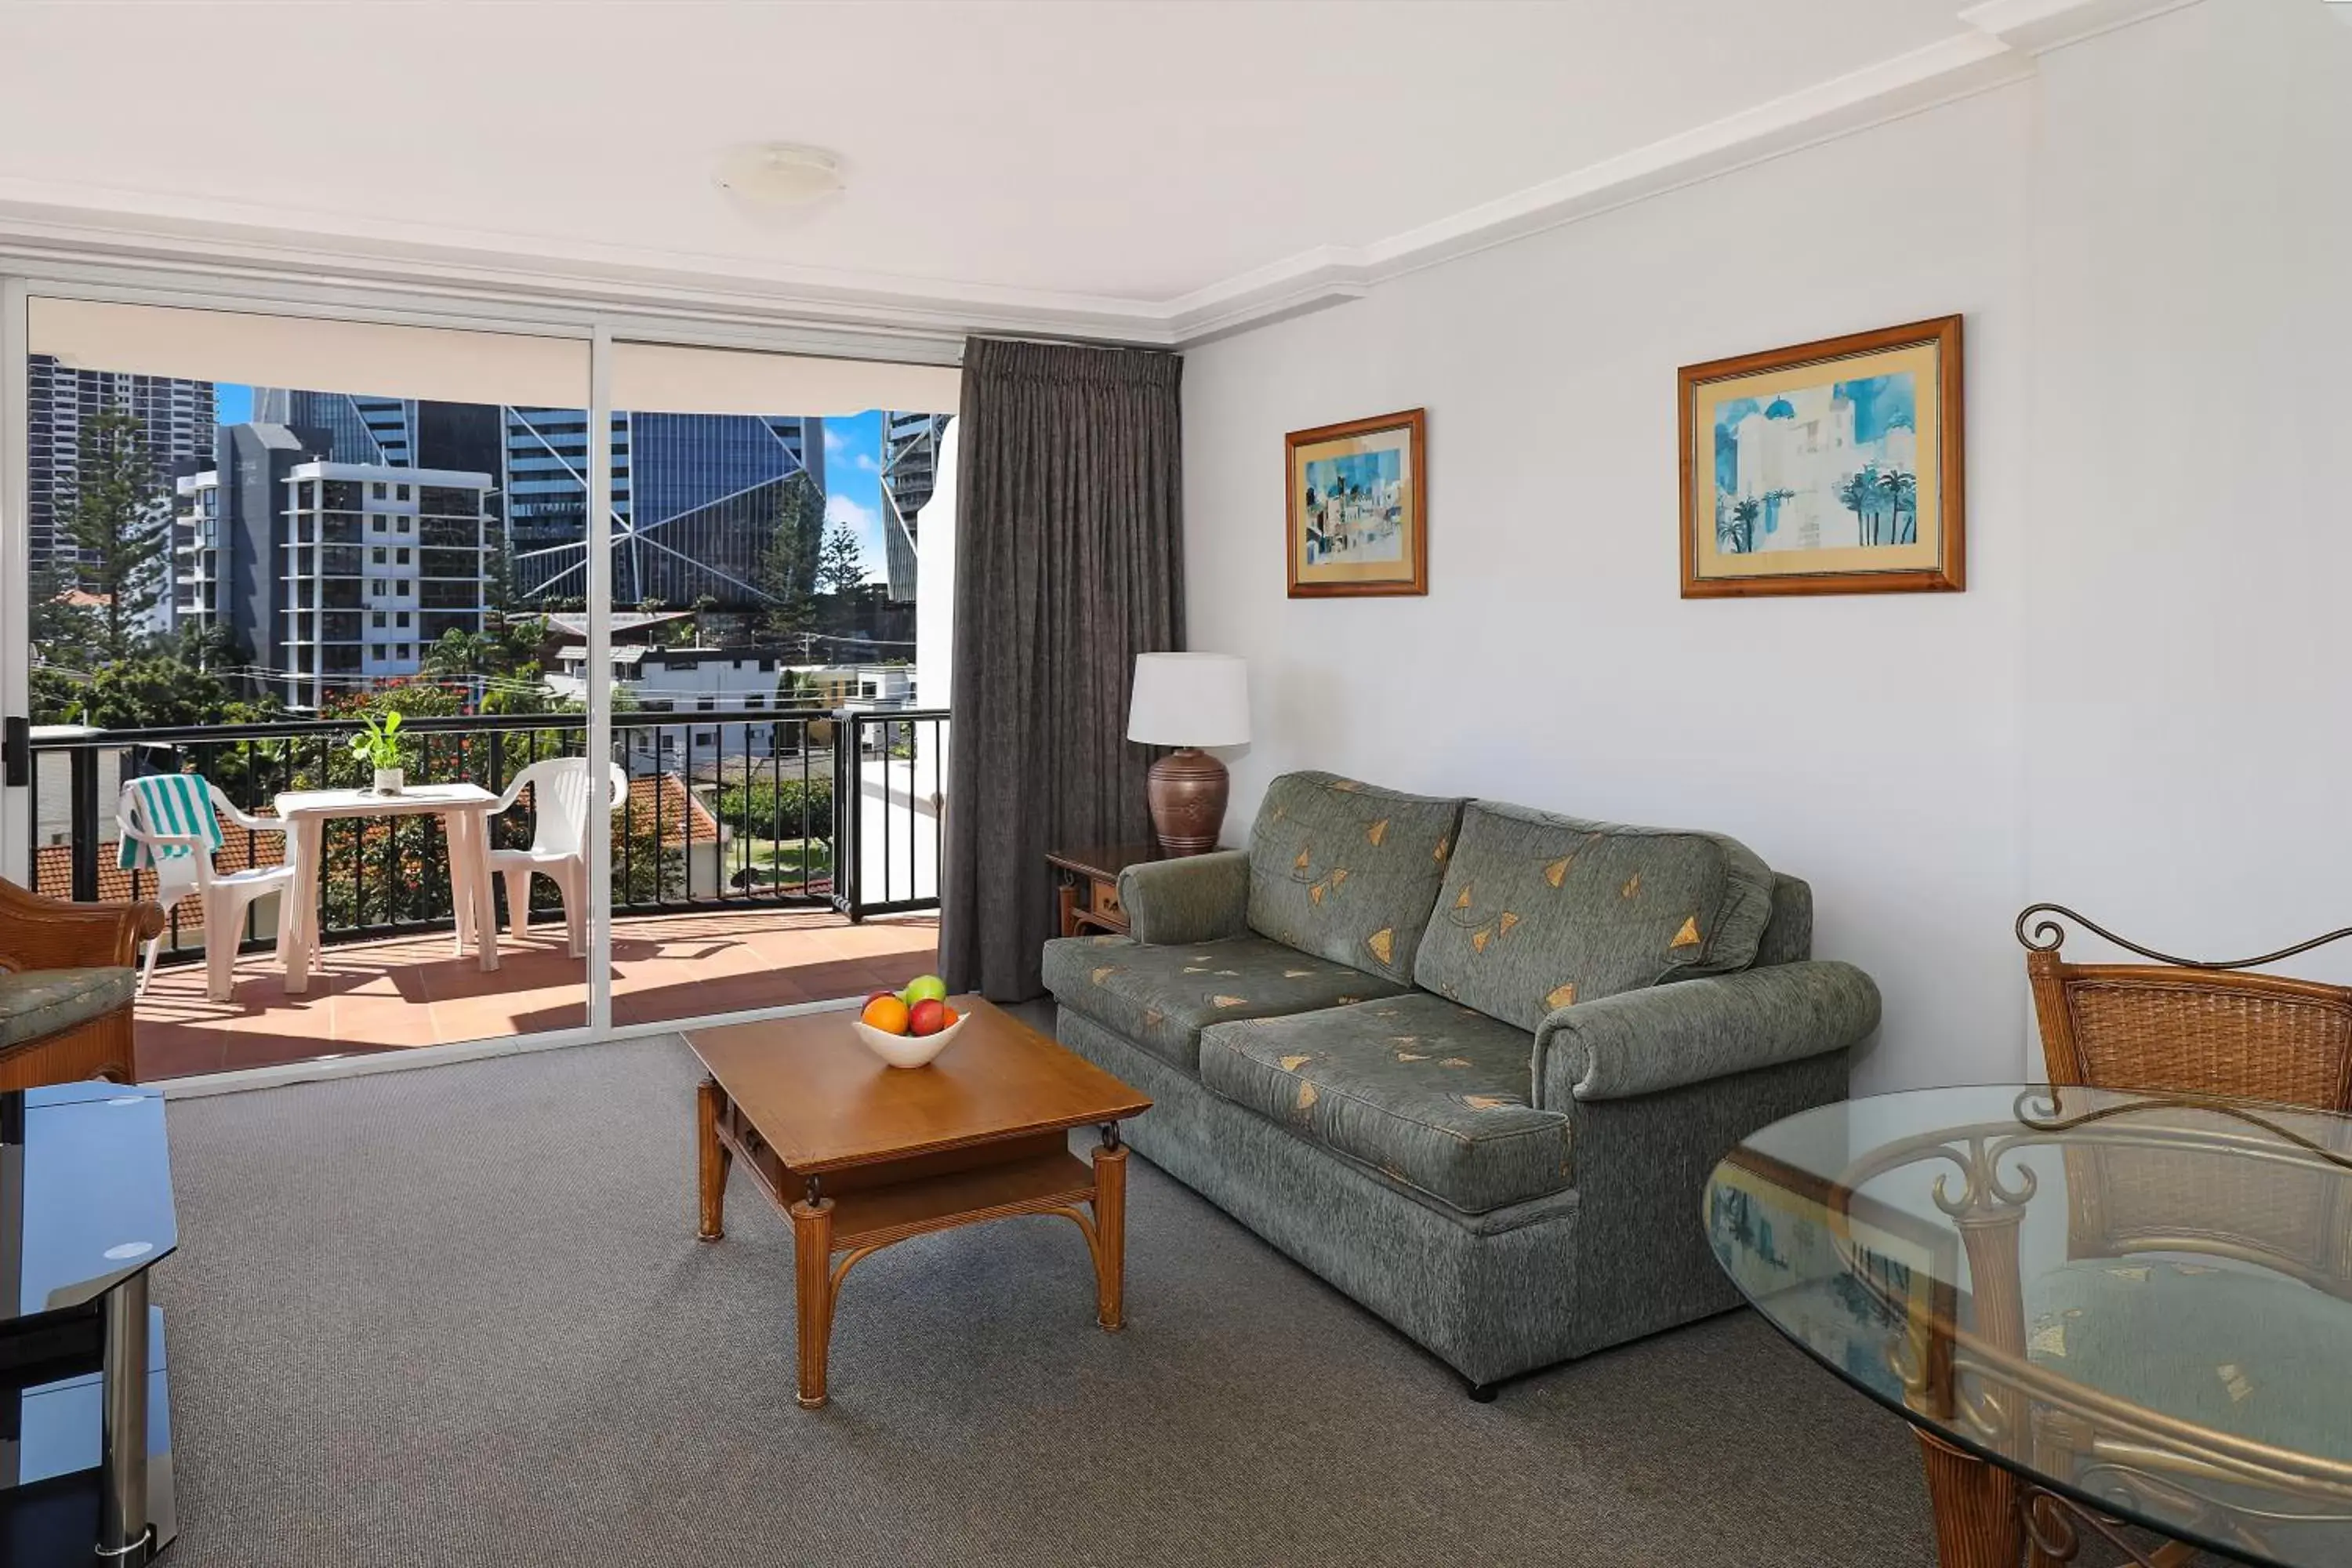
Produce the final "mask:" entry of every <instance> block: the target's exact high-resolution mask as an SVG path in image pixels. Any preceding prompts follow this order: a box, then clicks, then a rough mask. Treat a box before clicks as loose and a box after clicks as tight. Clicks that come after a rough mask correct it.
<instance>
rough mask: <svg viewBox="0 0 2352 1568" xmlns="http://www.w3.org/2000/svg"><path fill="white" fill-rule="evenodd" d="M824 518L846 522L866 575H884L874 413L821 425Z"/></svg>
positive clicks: (878, 431)
mask: <svg viewBox="0 0 2352 1568" xmlns="http://www.w3.org/2000/svg"><path fill="white" fill-rule="evenodd" d="M824 515H825V520H826V521H828V522H845V523H847V524H848V525H849V527H850V531H852V532H854V533H856V535H857V542H858V543H859V545H861V546H862V547H863V548H864V550H865V552H866V577H867V578H868V579H869V580H870V579H874V578H878V577H880V576H881V575H882V574H883V572H884V569H885V565H886V560H887V558H886V557H885V556H884V554H883V549H884V546H883V542H882V416H881V414H880V413H879V412H877V411H875V410H871V409H869V410H867V411H866V413H864V414H853V415H851V416H849V417H847V418H845V419H828V420H826V421H825V422H824Z"/></svg>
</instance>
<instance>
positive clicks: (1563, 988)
mask: <svg viewBox="0 0 2352 1568" xmlns="http://www.w3.org/2000/svg"><path fill="white" fill-rule="evenodd" d="M1771 915H1772V872H1771V870H1770V868H1768V867H1767V866H1766V865H1765V864H1764V862H1763V861H1762V860H1760V859H1759V858H1757V856H1756V854H1755V852H1754V851H1753V850H1750V849H1749V848H1748V847H1747V846H1745V845H1743V844H1741V843H1739V842H1738V840H1737V839H1731V838H1726V837H1723V836H1722V835H1720V834H1715V833H1685V832H1679V831H1675V830H1673V829H1668V828H1662V827H1627V826H1622V825H1620V824H1617V823H1612V822H1587V821H1583V820H1581V819H1580V818H1577V817H1573V816H1552V815H1551V814H1549V812H1541V811H1529V810H1528V809H1526V808H1525V807H1522V806H1515V805H1502V804H1500V803H1498V802H1495V801H1484V800H1481V801H1473V802H1471V803H1470V805H1469V806H1468V807H1467V808H1466V809H1465V811H1464V812H1463V814H1462V840H1461V842H1460V843H1459V844H1458V845H1456V846H1455V847H1454V855H1453V858H1452V861H1451V863H1450V864H1449V865H1448V866H1447V868H1446V871H1445V886H1444V889H1442V890H1441V891H1440V892H1439V894H1438V898H1437V910H1436V912H1435V913H1434V914H1433V915H1432V916H1431V917H1430V921H1429V929H1428V931H1427V933H1426V934H1425V935H1423V938H1422V941H1421V951H1420V952H1419V953H1418V954H1417V955H1416V956H1415V957H1414V960H1413V969H1412V977H1413V981H1414V983H1415V984H1418V985H1420V986H1422V987H1423V989H1424V990H1429V991H1434V992H1436V993H1437V994H1439V995H1441V996H1445V997H1450V998H1452V999H1453V1000H1454V1001H1457V1002H1462V1003H1465V1004H1467V1005H1470V1006H1473V1007H1475V1008H1477V1009H1478V1010H1479V1011H1480V1012H1482V1013H1486V1014H1488V1015H1490V1016H1493V1017H1496V1018H1499V1019H1501V1020H1502V1021H1503V1022H1505V1023H1507V1024H1515V1025H1517V1026H1518V1027H1520V1028H1522V1029H1525V1030H1528V1032H1529V1033H1533V1032H1534V1030H1535V1027H1536V1026H1537V1025H1538V1024H1540V1023H1542V1022H1543V1020H1544V1018H1545V1016H1547V1015H1549V1014H1550V1013H1553V1012H1555V1011H1557V1010H1558V1009H1559V1008H1561V1007H1565V1006H1568V1005H1570V1004H1572V1003H1576V1002H1591V1001H1594V1000H1597V999H1598V998H1600V997H1602V996H1611V995H1614V994H1617V993H1619V992H1621V991H1635V990H1640V989H1642V988H1643V987H1646V986H1651V985H1656V984H1661V983H1662V982H1664V981H1667V980H1679V979H1684V978H1686V977H1688V976H1691V975H1695V974H1726V973H1732V972H1733V971H1736V970H1741V969H1745V968H1747V967H1748V965H1749V964H1750V963H1753V962H1754V961H1755V958H1756V952H1757V947H1758V945H1759V942H1760V941H1761V940H1762V938H1763V935H1764V928H1765V925H1766V923H1767V922H1768V921H1769V920H1770V919H1771Z"/></svg>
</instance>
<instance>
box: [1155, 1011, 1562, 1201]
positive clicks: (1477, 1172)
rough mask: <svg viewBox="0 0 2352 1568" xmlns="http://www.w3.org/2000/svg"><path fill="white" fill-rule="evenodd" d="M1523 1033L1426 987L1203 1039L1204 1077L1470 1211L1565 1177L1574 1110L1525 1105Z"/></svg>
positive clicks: (1210, 1032)
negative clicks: (1566, 1112) (1568, 1112)
mask: <svg viewBox="0 0 2352 1568" xmlns="http://www.w3.org/2000/svg"><path fill="white" fill-rule="evenodd" d="M1532 1045H1533V1042H1532V1041H1531V1040H1530V1039H1529V1038H1528V1036H1527V1034H1526V1033H1525V1032H1524V1031H1522V1030H1518V1029H1515V1028H1513V1027H1511V1026H1509V1025H1507V1024H1502V1023H1498V1022H1496V1020H1495V1019H1493V1018H1490V1017H1487V1016H1486V1015H1485V1014H1483V1013H1478V1012H1474V1011H1473V1010H1471V1009H1470V1008H1467V1007H1461V1006H1456V1005H1454V1004H1453V1003H1451V1002H1445V1001H1442V1000H1440V999H1439V998H1437V997H1435V996H1432V995H1429V994H1426V993H1424V992H1410V993H1407V994H1404V995H1402V996H1393V997H1389V998H1386V999H1384V1000H1380V1001H1373V1002H1363V1003H1359V1004H1357V1005H1354V1006H1350V1007H1333V1008H1327V1009H1325V1010H1324V1011H1321V1012H1318V1013H1303V1014H1298V1015H1296V1016H1291V1017H1286V1018H1265V1019H1258V1020H1255V1021H1252V1022H1244V1023H1220V1024H1215V1025H1213V1026H1210V1027H1209V1028H1208V1029H1206V1030H1204V1031H1203V1032H1202V1036H1201V1081H1202V1084H1203V1085H1204V1086H1206V1087H1207V1088H1208V1089H1211V1090H1213V1092H1215V1093H1217V1094H1219V1095H1222V1096H1223V1097H1224V1098H1225V1099H1227V1100H1232V1101H1234V1103H1235V1104H1237V1105H1242V1106H1245V1107H1247V1108H1248V1109H1250V1110H1255V1111H1257V1112H1258V1113H1260V1114H1261V1115H1264V1116H1266V1117H1268V1118H1270V1119H1272V1120H1273V1121H1276V1122H1278V1123H1280V1124H1281V1125H1283V1126H1285V1127H1287V1128H1288V1129H1290V1131H1293V1132H1295V1133H1297V1135H1298V1136H1300V1137H1302V1138H1305V1139H1307V1140H1309V1141H1310V1142H1316V1143H1319V1144H1321V1145H1323V1146H1324V1147H1326V1148H1328V1149H1331V1150H1333V1151H1335V1152H1339V1153H1341V1154H1345V1155H1347V1156H1349V1158H1350V1159H1353V1160H1357V1161H1360V1162H1361V1163H1364V1164H1366V1165H1369V1166H1370V1167H1371V1168H1372V1169H1374V1170H1376V1171H1378V1172H1380V1173H1381V1174H1382V1175H1385V1176H1387V1177H1388V1178H1389V1179H1390V1180H1391V1181H1393V1182H1397V1183H1399V1184H1402V1185H1404V1186H1408V1187H1411V1188H1412V1189H1414V1190H1415V1191H1417V1192H1420V1193H1422V1194H1425V1195H1427V1196H1429V1197H1432V1198H1434V1199H1436V1200H1437V1201H1438V1202H1440V1203H1442V1204H1444V1205H1447V1206H1448V1207H1451V1208H1455V1209H1459V1210H1461V1211H1462V1212H1463V1213H1465V1214H1485V1213H1486V1212H1488V1211H1489V1210H1491V1209H1497V1208H1501V1207H1502V1206H1503V1205H1506V1204H1515V1203H1519V1202H1523V1201H1524V1200H1526V1199H1528V1198H1533V1197H1540V1196H1542V1195H1543V1194H1546V1193H1555V1192H1559V1190H1561V1189H1562V1188H1564V1187H1566V1186H1567V1185H1568V1184H1569V1165H1568V1119H1567V1117H1565V1116H1563V1115H1561V1114H1560V1113H1559V1112H1558V1111H1553V1110H1534V1109H1532V1108H1531V1107H1529V1105H1528V1054H1529V1051H1530V1050H1531V1048H1532Z"/></svg>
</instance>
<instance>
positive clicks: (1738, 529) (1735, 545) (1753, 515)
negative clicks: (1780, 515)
mask: <svg viewBox="0 0 2352 1568" xmlns="http://www.w3.org/2000/svg"><path fill="white" fill-rule="evenodd" d="M1763 514H1764V503H1763V502H1761V501H1759V500H1757V499H1756V498H1755V497H1754V496H1742V497H1740V498H1739V504H1738V505H1737V506H1735V507H1733V508H1732V509H1731V515H1732V518H1733V522H1732V525H1731V526H1730V527H1728V528H1717V530H1716V536H1717V543H1718V544H1719V545H1721V547H1722V548H1723V550H1724V551H1725V552H1726V553H1727V554H1732V555H1748V554H1751V553H1753V552H1754V551H1755V549H1756V520H1757V519H1758V518H1759V517H1761V516H1762V515H1763Z"/></svg>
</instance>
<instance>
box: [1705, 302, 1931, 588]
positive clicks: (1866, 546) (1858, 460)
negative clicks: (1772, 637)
mask: <svg viewBox="0 0 2352 1568" xmlns="http://www.w3.org/2000/svg"><path fill="white" fill-rule="evenodd" d="M1678 382H1679V391H1680V394H1681V401H1682V411H1681V426H1682V557H1683V597H1684V598H1685V599H1701V598H1716V597H1727V596H1740V595H1756V594H1903V593H1936V592H1945V593H1957V592H1958V591H1959V590H1960V589H1961V588H1962V587H1963V586H1965V585H1966V584H1967V581H1968V576H1967V551H1966V543H1967V538H1966V532H1965V510H1964V508H1963V505H1962V483H1963V475H1964V470H1963V460H1962V450H1961V440H1960V318H1959V317H1958V316H1942V317H1938V318H1937V319H1936V320H1934V321H1916V322H1913V323H1912V324H1910V325H1909V326H1902V327H1888V328H1885V329H1884V330H1883V331H1874V332H1856V333H1854V334H1853V335H1852V336H1850V337H1843V338H1829V339H1825V340H1823V341H1822V342H1817V343H1800V344H1798V345H1797V346H1796V347H1794V348H1786V349H1774V350H1772V351H1770V352H1769V353H1756V354H1745V355H1742V356H1740V357H1739V358H1738V359H1723V360H1716V361H1713V362H1711V363H1706V364H1689V365H1685V366H1683V368H1682V370H1681V372H1680V373H1679V378H1678Z"/></svg>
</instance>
